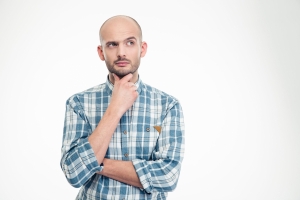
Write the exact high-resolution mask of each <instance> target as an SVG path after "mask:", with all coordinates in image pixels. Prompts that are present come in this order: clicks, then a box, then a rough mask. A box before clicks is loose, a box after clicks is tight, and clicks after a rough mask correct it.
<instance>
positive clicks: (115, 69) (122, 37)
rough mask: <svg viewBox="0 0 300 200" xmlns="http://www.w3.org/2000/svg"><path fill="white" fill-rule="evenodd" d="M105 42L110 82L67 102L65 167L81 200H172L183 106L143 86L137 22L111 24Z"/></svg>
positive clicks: (102, 53) (119, 19) (117, 19)
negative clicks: (171, 193)
mask: <svg viewBox="0 0 300 200" xmlns="http://www.w3.org/2000/svg"><path fill="white" fill-rule="evenodd" d="M99 35H100V44H101V45H99V46H98V49H97V51H98V54H99V57H100V59H101V60H102V61H105V63H106V66H107V69H108V71H109V73H108V77H107V81H106V83H103V84H100V85H98V86H95V87H93V88H90V89H88V90H86V91H83V92H80V93H77V94H75V95H73V96H71V97H70V98H69V99H68V100H67V102H66V115H65V125H64V133H63V142H62V157H61V168H62V170H63V172H64V174H65V176H66V178H67V180H68V181H69V183H70V184H71V185H72V186H74V187H81V189H80V191H79V193H78V195H77V198H76V199H78V200H79V199H80V200H85V199H93V200H94V199H101V200H102V199H129V200H138V199H166V197H167V193H168V192H170V191H173V190H174V189H175V187H176V185H177V183H178V179H179V174H180V170H181V164H182V160H183V155H184V121H183V113H182V108H181V106H180V103H179V102H178V100H177V99H176V98H174V97H172V96H171V95H168V94H166V93H164V92H162V91H160V90H158V89H156V88H153V87H151V86H149V85H147V84H145V83H143V82H142V80H141V79H140V76H139V74H138V68H139V65H140V59H141V58H142V57H144V56H145V54H146V52H147V43H146V42H143V41H142V30H141V28H140V26H139V24H138V23H137V22H136V21H135V20H134V19H132V18H131V17H128V16H122V15H118V16H114V17H111V18H109V19H108V20H106V21H105V22H104V23H103V25H102V26H101V28H100V32H99Z"/></svg>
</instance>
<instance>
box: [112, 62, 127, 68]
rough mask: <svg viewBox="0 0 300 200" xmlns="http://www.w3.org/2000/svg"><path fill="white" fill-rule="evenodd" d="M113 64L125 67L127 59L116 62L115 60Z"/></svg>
mask: <svg viewBox="0 0 300 200" xmlns="http://www.w3.org/2000/svg"><path fill="white" fill-rule="evenodd" d="M115 64H116V65H117V66H119V67H125V66H126V65H128V64H129V62H127V61H118V62H115Z"/></svg>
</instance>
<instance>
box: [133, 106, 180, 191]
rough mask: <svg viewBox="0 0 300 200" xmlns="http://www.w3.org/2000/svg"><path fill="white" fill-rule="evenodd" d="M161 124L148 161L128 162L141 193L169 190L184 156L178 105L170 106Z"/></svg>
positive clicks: (176, 177) (176, 179)
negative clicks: (139, 185)
mask: <svg viewBox="0 0 300 200" xmlns="http://www.w3.org/2000/svg"><path fill="white" fill-rule="evenodd" d="M171 106H172V107H170V109H169V110H168V111H167V114H166V116H165V118H164V120H163V123H162V127H161V128H162V129H161V133H160V136H159V138H158V141H157V145H156V148H155V151H154V152H153V155H152V158H153V159H152V160H150V161H148V160H140V159H134V160H133V161H132V163H133V165H134V167H135V170H136V172H137V175H138V177H139V179H140V181H141V184H142V185H143V188H144V190H145V192H147V193H151V192H152V191H158V192H170V191H173V190H174V189H175V188H176V186H177V183H178V179H179V175H180V170H181V164H182V160H183V156H184V148H185V139H184V120H183V112H182V108H181V105H180V104H179V102H178V101H177V102H176V103H175V104H173V105H171Z"/></svg>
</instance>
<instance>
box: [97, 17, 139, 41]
mask: <svg viewBox="0 0 300 200" xmlns="http://www.w3.org/2000/svg"><path fill="white" fill-rule="evenodd" d="M124 26H126V27H128V26H131V27H132V28H133V29H136V30H135V31H137V32H138V35H139V39H140V42H142V40H143V39H142V37H143V36H142V29H141V26H140V25H139V23H138V22H137V21H136V20H135V19H133V18H132V17H129V16H126V15H116V16H113V17H111V18H109V19H107V20H106V21H105V22H104V23H103V24H102V26H101V28H100V30H99V37H100V42H101V43H102V41H103V37H104V35H105V34H111V33H112V32H113V31H123V30H124Z"/></svg>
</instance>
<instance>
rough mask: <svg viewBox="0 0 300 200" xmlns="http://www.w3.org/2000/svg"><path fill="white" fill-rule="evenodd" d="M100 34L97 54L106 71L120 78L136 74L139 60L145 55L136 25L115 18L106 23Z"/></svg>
mask: <svg viewBox="0 0 300 200" xmlns="http://www.w3.org/2000/svg"><path fill="white" fill-rule="evenodd" d="M100 34H101V39H102V40H101V46H100V47H98V53H99V56H100V58H101V60H104V61H105V63H106V66H107V69H108V71H109V72H110V73H114V74H116V75H117V76H119V77H120V78H122V77H124V76H126V75H127V74H129V73H132V74H137V73H138V72H137V69H138V68H139V65H140V59H141V57H143V56H144V55H145V53H146V49H145V48H146V44H145V43H143V42H141V41H140V40H141V39H140V31H139V28H138V27H137V25H136V24H135V23H134V22H133V21H131V20H129V19H127V18H116V19H112V20H110V21H108V22H106V24H105V25H104V26H103V27H102V30H101V33H100Z"/></svg>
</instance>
